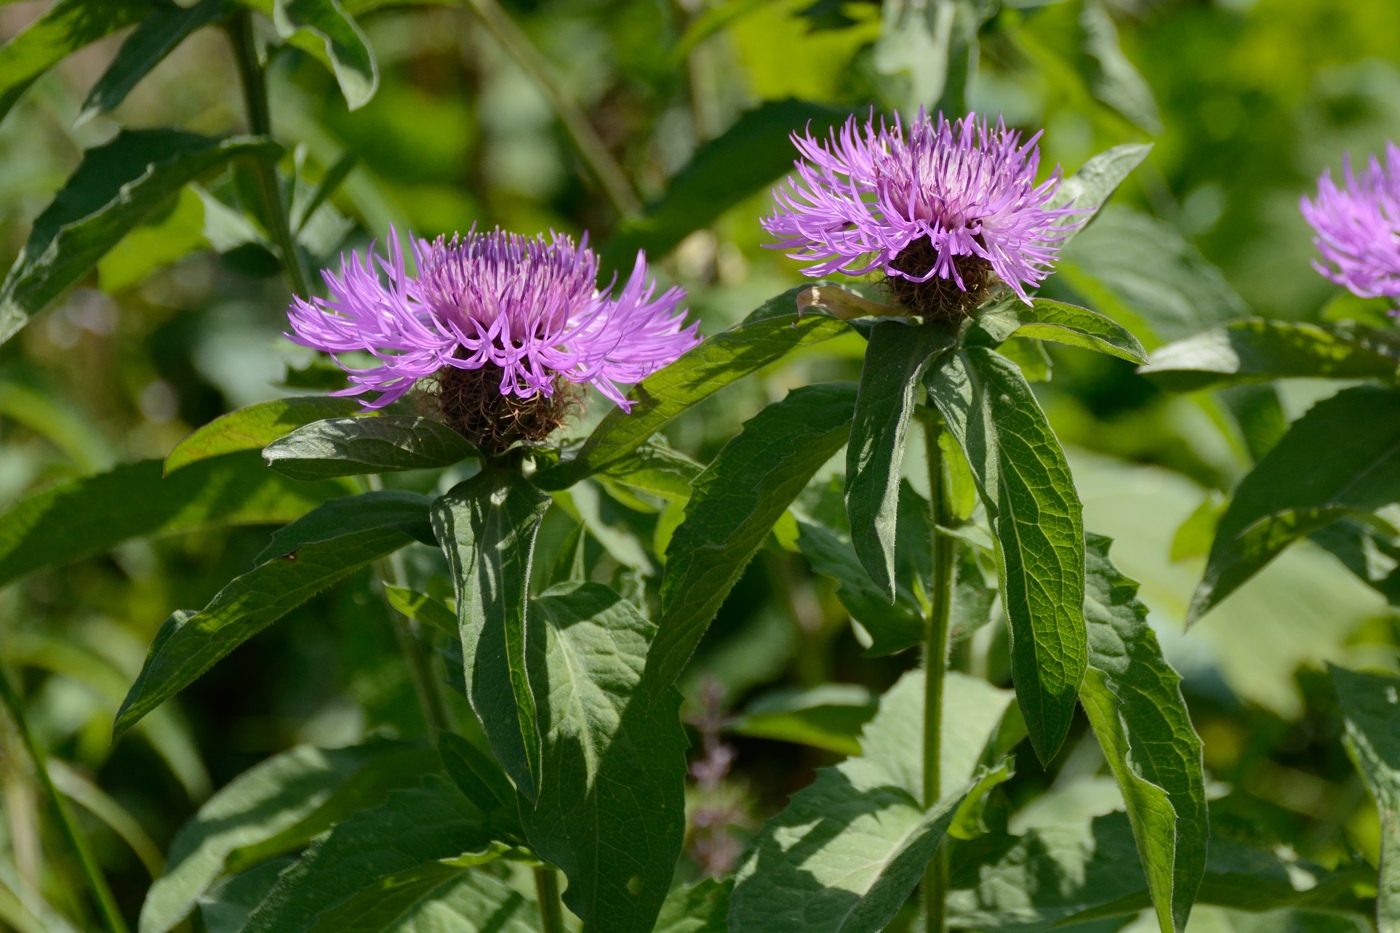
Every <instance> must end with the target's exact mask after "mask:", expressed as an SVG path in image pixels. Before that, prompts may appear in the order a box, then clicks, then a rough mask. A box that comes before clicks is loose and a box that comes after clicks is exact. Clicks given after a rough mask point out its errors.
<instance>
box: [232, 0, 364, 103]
mask: <svg viewBox="0 0 1400 933" xmlns="http://www.w3.org/2000/svg"><path fill="white" fill-rule="evenodd" d="M237 2H239V3H241V4H243V5H244V6H246V7H248V8H249V9H252V10H257V11H258V12H259V13H262V14H263V15H265V16H267V17H269V18H271V19H272V22H273V24H274V25H275V26H276V27H277V35H278V36H279V37H281V39H282V40H283V41H284V42H287V43H288V44H289V45H294V46H296V47H297V48H299V49H301V50H302V51H303V52H306V53H307V54H308V55H310V56H312V57H313V58H315V59H317V60H318V61H320V62H321V63H323V64H324V65H326V66H327V67H328V68H330V69H331V73H332V74H334V75H335V80H336V83H337V84H338V85H340V93H341V94H342V95H344V97H345V103H346V104H348V105H349V107H350V109H351V110H356V109H358V108H360V107H363V106H364V105H365V104H367V103H369V101H370V98H372V97H374V92H375V90H376V89H377V88H378V87H379V64H378V63H377V62H376V61H375V60H374V52H373V50H372V49H371V48H370V45H369V40H368V39H366V38H365V34H364V30H362V29H361V28H360V26H359V24H358V23H356V22H355V20H354V19H353V18H352V16H351V13H350V11H349V10H347V9H346V7H347V6H352V7H362V6H371V7H372V6H376V5H379V4H348V3H341V2H340V0H237ZM357 12H362V11H361V10H357Z"/></svg>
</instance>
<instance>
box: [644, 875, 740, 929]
mask: <svg viewBox="0 0 1400 933" xmlns="http://www.w3.org/2000/svg"><path fill="white" fill-rule="evenodd" d="M729 890H730V884H729V883H728V882H721V881H716V880H715V879H713V878H702V879H700V880H699V881H697V882H695V883H694V884H678V885H676V886H675V887H674V888H672V889H671V893H670V894H668V895H666V902H665V903H664V904H662V905H661V916H660V917H658V918H657V920H656V931H655V933H729V926H728V924H727V923H726V922H725V915H726V914H728V913H729Z"/></svg>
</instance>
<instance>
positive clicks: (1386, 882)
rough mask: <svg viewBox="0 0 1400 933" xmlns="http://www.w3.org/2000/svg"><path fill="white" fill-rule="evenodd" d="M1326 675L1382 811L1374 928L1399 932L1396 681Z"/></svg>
mask: <svg viewBox="0 0 1400 933" xmlns="http://www.w3.org/2000/svg"><path fill="white" fill-rule="evenodd" d="M1329 670H1330V672H1331V674H1332V687H1333V688H1334V689H1335V690H1336V691H1337V700H1338V701H1339V702H1340V703H1341V706H1342V718H1343V720H1344V721H1345V722H1346V735H1345V737H1344V742H1345V744H1346V747H1347V754H1349V755H1350V756H1351V760H1352V761H1353V762H1355V764H1356V769H1357V770H1358V771H1360V772H1361V776H1362V777H1363V778H1364V779H1365V780H1366V787H1367V788H1368V789H1369V790H1370V791H1371V797H1372V798H1373V799H1374V800H1375V801H1376V809H1377V810H1378V811H1380V820H1381V869H1380V879H1379V882H1378V883H1377V885H1376V887H1377V891H1376V926H1377V929H1378V930H1379V931H1380V933H1396V931H1397V930H1400V677H1395V676H1394V675H1392V674H1379V673H1365V672H1358V671H1349V670H1346V669H1345V668H1341V667H1337V666H1335V665H1332V666H1330V667H1329Z"/></svg>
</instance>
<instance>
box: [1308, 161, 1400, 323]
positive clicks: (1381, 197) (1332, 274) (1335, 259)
mask: <svg viewBox="0 0 1400 933" xmlns="http://www.w3.org/2000/svg"><path fill="white" fill-rule="evenodd" d="M1343 174H1344V175H1345V177H1346V187H1345V188H1339V187H1338V186H1337V183H1336V182H1335V181H1333V180H1332V173H1331V172H1330V171H1324V172H1323V173H1322V177H1321V178H1319V179H1318V180H1317V199H1316V200H1314V201H1309V200H1308V199H1307V198H1306V197H1304V198H1303V199H1302V203H1301V205H1300V206H1301V207H1302V210H1303V217H1305V218H1306V219H1307V221H1308V223H1310V224H1312V227H1313V229H1314V230H1315V231H1317V236H1315V237H1313V244H1314V245H1316V246H1317V249H1318V251H1319V252H1320V253H1322V258H1323V260H1325V261H1324V262H1318V261H1316V260H1314V261H1313V268H1315V269H1317V271H1318V272H1320V273H1321V274H1322V275H1324V276H1326V277H1327V278H1329V279H1331V280H1332V281H1333V282H1336V283H1337V284H1338V285H1342V286H1345V287H1346V288H1348V289H1350V290H1351V291H1352V292H1353V293H1355V294H1357V295H1359V296H1361V297H1362V298H1380V297H1382V296H1384V297H1387V298H1400V148H1397V147H1396V146H1395V144H1394V143H1387V144H1386V147H1385V165H1381V161H1380V159H1378V158H1376V157H1375V156H1371V159H1370V161H1369V162H1368V164H1367V166H1366V170H1365V171H1363V172H1362V173H1361V174H1360V175H1357V174H1356V173H1355V172H1353V171H1352V168H1351V159H1350V157H1348V158H1347V159H1346V162H1345V166H1344V168H1343Z"/></svg>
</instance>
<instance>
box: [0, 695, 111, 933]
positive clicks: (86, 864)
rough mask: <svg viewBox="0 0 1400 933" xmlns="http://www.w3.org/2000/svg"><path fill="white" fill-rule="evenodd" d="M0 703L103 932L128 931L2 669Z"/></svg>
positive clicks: (105, 879)
mask: <svg viewBox="0 0 1400 933" xmlns="http://www.w3.org/2000/svg"><path fill="white" fill-rule="evenodd" d="M0 703H3V704H4V706H5V709H6V710H8V711H9V714H10V719H11V720H12V721H13V722H14V726H15V731H16V732H17V733H18V735H19V739H20V742H21V744H23V745H24V750H25V752H26V753H27V754H28V755H29V758H30V760H31V761H32V762H33V764H34V776H35V777H36V778H37V779H38V782H39V787H40V789H41V790H42V791H43V793H44V796H45V797H46V798H47V799H48V802H49V805H50V806H52V807H53V809H54V812H55V813H56V814H57V815H58V823H59V827H60V828H61V829H62V830H63V835H64V836H65V837H66V838H67V840H68V843H69V845H71V846H72V847H73V852H74V853H75V854H76V855H77V856H78V863H79V864H80V865H81V866H82V869H83V874H84V875H85V876H86V878H87V882H88V887H89V888H91V889H92V896H93V900H95V901H96V902H97V910H98V913H100V914H101V915H102V925H103V926H104V927H105V928H106V929H107V933H128V931H127V926H126V921H125V920H123V919H122V913H121V910H119V909H118V908H117V901H116V898H114V897H113V896H112V889H111V888H110V887H108V886H107V878H106V877H105V876H104V875H103V874H102V869H101V867H100V866H99V865H98V864H97V859H96V858H95V857H94V856H93V854H92V849H91V847H90V846H88V841H87V837H86V836H84V835H83V832H82V830H81V829H79V828H78V823H77V820H75V819H74V817H73V814H72V812H71V811H69V809H68V806H67V804H66V803H65V802H64V800H63V798H62V797H61V796H59V793H58V789H57V788H55V787H54V785H53V779H52V778H50V777H49V769H48V765H47V764H46V763H45V759H44V755H43V753H42V752H40V750H39V746H38V745H37V744H36V743H35V741H34V735H33V733H31V732H30V731H29V724H28V722H26V721H25V718H24V708H23V706H22V705H21V704H20V700H19V696H18V694H16V693H15V691H14V688H13V687H11V686H10V680H9V678H8V677H6V676H5V674H4V673H3V672H0Z"/></svg>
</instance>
